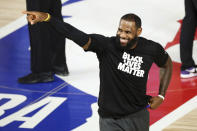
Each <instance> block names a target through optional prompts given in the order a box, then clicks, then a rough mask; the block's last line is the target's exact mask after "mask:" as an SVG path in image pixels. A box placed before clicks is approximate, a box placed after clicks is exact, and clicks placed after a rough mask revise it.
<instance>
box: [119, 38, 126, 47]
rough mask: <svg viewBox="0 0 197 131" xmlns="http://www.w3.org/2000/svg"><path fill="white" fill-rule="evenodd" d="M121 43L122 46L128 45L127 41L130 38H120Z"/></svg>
mask: <svg viewBox="0 0 197 131" xmlns="http://www.w3.org/2000/svg"><path fill="white" fill-rule="evenodd" d="M120 43H121V45H122V46H126V45H127V43H128V40H127V39H123V38H120Z"/></svg>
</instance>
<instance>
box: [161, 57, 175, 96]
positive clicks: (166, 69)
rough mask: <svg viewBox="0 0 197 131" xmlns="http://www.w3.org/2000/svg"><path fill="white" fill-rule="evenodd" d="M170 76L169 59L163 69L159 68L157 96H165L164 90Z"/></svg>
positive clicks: (170, 62) (170, 64)
mask: <svg viewBox="0 0 197 131" xmlns="http://www.w3.org/2000/svg"><path fill="white" fill-rule="evenodd" d="M171 76H172V61H171V59H170V57H168V60H167V62H166V64H165V66H164V67H162V68H160V87H159V94H160V95H162V96H165V94H166V90H167V88H168V85H169V83H170V80H171Z"/></svg>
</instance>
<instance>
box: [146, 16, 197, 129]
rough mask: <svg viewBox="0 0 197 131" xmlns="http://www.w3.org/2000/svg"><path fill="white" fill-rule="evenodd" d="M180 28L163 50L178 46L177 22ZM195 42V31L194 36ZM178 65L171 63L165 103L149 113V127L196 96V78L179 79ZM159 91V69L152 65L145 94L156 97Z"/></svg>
mask: <svg viewBox="0 0 197 131" xmlns="http://www.w3.org/2000/svg"><path fill="white" fill-rule="evenodd" d="M178 22H179V23H180V27H179V29H178V32H177V33H176V35H175V37H174V40H173V41H172V42H169V43H167V45H166V47H165V49H168V48H170V47H172V46H174V45H176V44H179V40H180V33H181V26H182V21H181V20H180V21H178ZM195 40H197V31H196V34H195ZM180 66H181V64H180V63H176V62H173V72H172V79H171V82H170V85H169V87H168V90H167V93H166V96H165V101H164V102H163V103H162V105H161V106H160V107H159V108H158V109H156V110H149V111H150V125H152V124H153V123H155V122H157V121H158V120H160V119H161V118H162V117H164V116H166V115H167V114H169V113H170V112H172V111H174V110H175V109H177V108H178V107H179V106H181V105H183V104H184V103H185V102H187V101H188V100H190V99H191V98H193V97H194V96H196V95H197V77H194V78H189V79H181V78H180ZM158 91H159V68H158V67H157V66H156V65H155V64H153V66H152V67H151V70H150V72H149V79H148V83H147V94H149V95H151V96H156V95H158Z"/></svg>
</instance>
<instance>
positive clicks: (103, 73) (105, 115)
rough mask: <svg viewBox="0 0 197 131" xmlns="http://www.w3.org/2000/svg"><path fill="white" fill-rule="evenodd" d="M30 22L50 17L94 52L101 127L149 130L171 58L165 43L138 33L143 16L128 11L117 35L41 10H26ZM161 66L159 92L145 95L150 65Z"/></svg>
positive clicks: (111, 130)
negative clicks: (88, 28) (88, 31)
mask: <svg viewBox="0 0 197 131" xmlns="http://www.w3.org/2000/svg"><path fill="white" fill-rule="evenodd" d="M24 13H25V14H28V18H27V19H28V21H29V22H30V23H31V24H36V23H37V22H43V21H47V22H49V23H50V24H51V25H52V26H53V27H54V29H55V30H56V31H57V32H58V33H59V34H60V35H63V36H64V37H66V38H68V39H71V40H73V41H74V42H75V43H76V44H78V45H79V46H81V47H82V48H83V49H84V50H85V51H92V52H95V53H96V55H97V58H98V60H99V68H100V92H99V99H98V105H99V110H98V113H99V116H100V121H99V124H100V130H101V131H114V130H118V131H148V130H149V112H148V111H147V107H150V109H156V108H157V107H159V105H160V104H161V103H162V102H163V100H164V97H165V94H166V90H167V88H168V85H169V82H170V79H171V73H172V62H171V59H170V57H169V55H168V54H167V53H166V52H165V50H164V49H163V48H162V46H161V45H160V44H158V43H156V42H154V41H151V40H147V39H145V38H143V37H139V35H140V34H141V32H142V28H141V19H140V18H139V17H138V16H137V15H135V14H126V15H124V16H123V17H122V18H121V19H120V24H119V27H118V31H117V35H116V36H113V37H105V36H103V35H99V34H86V33H84V32H82V31H80V30H78V29H76V28H75V27H73V26H72V25H70V24H68V23H65V22H62V21H59V20H57V19H55V18H54V17H53V16H50V14H47V13H42V12H24ZM153 63H156V64H157V65H158V66H159V67H160V87H159V93H158V96H148V95H146V84H147V78H148V73H149V70H150V68H151V65H152V64H153Z"/></svg>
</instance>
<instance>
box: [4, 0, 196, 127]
mask: <svg viewBox="0 0 197 131" xmlns="http://www.w3.org/2000/svg"><path fill="white" fill-rule="evenodd" d="M5 1H6V0H2V1H0V5H1V9H0V11H2V10H4V9H5V10H4V12H5V13H1V14H0V21H3V20H4V19H3V18H5V16H6V17H7V19H8V21H9V18H10V19H11V18H12V16H9V15H10V14H9V13H8V12H9V11H12V12H14V8H15V5H17V0H12V1H11V2H12V3H10V5H9V4H5V5H2V3H5ZM18 1H20V0H18ZM21 1H22V0H21ZM14 2H15V3H14ZM22 3H23V6H22V8H21V7H18V9H19V8H21V11H18V10H17V11H18V13H21V12H22V11H23V9H24V7H25V1H24V0H23V2H22ZM183 3H184V1H183V0H173V1H172V0H165V1H158V0H136V1H134V0H116V1H115V0H62V6H63V8H62V13H63V15H64V21H66V22H68V23H71V24H72V25H74V26H75V27H77V28H79V29H81V30H83V31H84V32H87V33H99V34H103V35H106V36H113V35H115V34H116V31H117V28H118V24H119V19H120V17H121V16H122V15H124V14H126V13H135V14H137V15H139V16H140V17H141V19H142V28H143V32H142V35H141V36H143V37H146V38H147V39H151V40H154V41H157V42H159V43H160V44H161V45H162V46H163V47H164V48H165V49H166V51H167V52H168V53H169V55H170V56H171V58H172V60H173V75H172V80H171V83H170V86H169V88H168V91H167V94H166V98H165V101H164V103H163V104H162V105H161V106H160V107H159V108H158V109H156V110H150V131H161V130H165V131H197V124H196V123H197V78H190V79H180V55H179V37H180V26H181V19H182V18H183V16H184V4H183ZM15 14H16V12H15ZM19 16H20V17H17V19H15V20H10V22H9V23H6V24H3V25H1V28H0V131H31V130H32V131H70V130H72V131H99V127H98V118H99V117H98V114H97V109H98V106H97V98H98V97H97V96H98V92H99V70H98V61H97V58H96V56H95V54H93V53H85V52H84V51H83V50H82V49H81V48H80V47H79V46H77V45H76V44H75V43H73V42H72V41H70V40H67V41H66V56H67V63H68V67H69V71H70V75H69V76H67V77H60V76H56V77H55V81H54V82H50V83H41V84H19V83H17V78H18V77H21V76H24V75H26V74H28V73H30V51H29V37H28V28H27V21H26V16H25V15H22V14H21V15H19ZM13 17H15V16H13ZM196 43H197V34H196V35H195V40H194V51H193V52H194V59H195V61H196V62H197V57H196V56H197V52H196V50H197V46H196V45H197V44H196ZM158 76H159V68H158V67H157V66H156V65H154V64H153V66H152V68H151V70H150V73H149V79H148V83H147V94H150V95H153V96H154V95H157V94H158V86H159V77H158Z"/></svg>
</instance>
